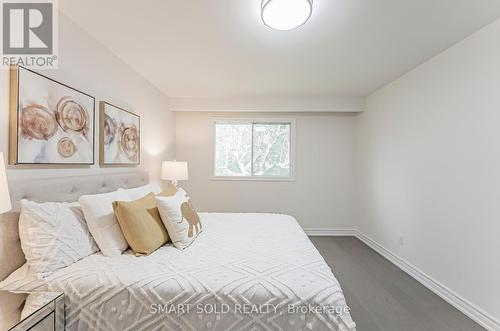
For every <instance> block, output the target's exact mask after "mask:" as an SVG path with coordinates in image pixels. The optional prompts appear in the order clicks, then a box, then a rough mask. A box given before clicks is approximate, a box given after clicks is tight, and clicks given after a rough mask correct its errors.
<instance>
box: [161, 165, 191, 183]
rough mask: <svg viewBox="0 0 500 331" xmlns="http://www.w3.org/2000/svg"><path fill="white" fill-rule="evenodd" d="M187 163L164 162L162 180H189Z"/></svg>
mask: <svg viewBox="0 0 500 331" xmlns="http://www.w3.org/2000/svg"><path fill="white" fill-rule="evenodd" d="M188 178H189V176H188V165H187V162H178V161H164V162H163V163H162V165H161V179H163V180H188Z"/></svg>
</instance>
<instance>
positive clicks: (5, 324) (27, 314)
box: [0, 291, 64, 331]
mask: <svg viewBox="0 0 500 331" xmlns="http://www.w3.org/2000/svg"><path fill="white" fill-rule="evenodd" d="M0 308H1V309H0V330H1V331H4V330H9V331H10V330H12V331H14V330H15V331H28V330H29V331H63V330H64V295H63V293H58V292H11V291H0Z"/></svg>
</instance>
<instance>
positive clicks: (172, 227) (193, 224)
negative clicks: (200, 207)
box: [156, 188, 202, 249]
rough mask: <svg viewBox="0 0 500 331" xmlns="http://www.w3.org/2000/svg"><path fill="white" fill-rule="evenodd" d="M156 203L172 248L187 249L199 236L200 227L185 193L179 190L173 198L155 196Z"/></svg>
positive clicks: (198, 219) (196, 215)
mask: <svg viewBox="0 0 500 331" xmlns="http://www.w3.org/2000/svg"><path fill="white" fill-rule="evenodd" d="M156 203H157V205H158V210H159V211H160V216H161V219H162V221H163V224H164V225H165V227H166V228H167V232H168V235H169V236H170V239H172V243H173V244H174V246H175V247H177V248H179V249H184V248H186V247H188V246H189V245H190V244H191V243H192V242H193V240H194V239H195V238H196V237H197V236H198V234H200V232H201V230H202V227H201V222H200V218H199V216H198V214H197V213H196V210H195V209H194V207H193V205H192V204H191V199H190V198H189V196H188V195H187V194H186V191H184V190H183V189H181V188H179V189H178V190H177V193H176V194H175V195H173V196H168V197H163V196H157V197H156Z"/></svg>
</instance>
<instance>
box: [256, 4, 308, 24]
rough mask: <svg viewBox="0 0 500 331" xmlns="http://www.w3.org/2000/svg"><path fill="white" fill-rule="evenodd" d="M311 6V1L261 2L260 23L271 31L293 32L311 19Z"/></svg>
mask: <svg viewBox="0 0 500 331" xmlns="http://www.w3.org/2000/svg"><path fill="white" fill-rule="evenodd" d="M312 6H313V0H262V7H261V16H262V21H263V22H264V24H265V25H267V26H268V27H270V28H271V29H275V30H279V31H288V30H293V29H296V28H298V27H299V26H302V25H304V24H305V23H306V22H307V20H308V19H309V17H311V14H312Z"/></svg>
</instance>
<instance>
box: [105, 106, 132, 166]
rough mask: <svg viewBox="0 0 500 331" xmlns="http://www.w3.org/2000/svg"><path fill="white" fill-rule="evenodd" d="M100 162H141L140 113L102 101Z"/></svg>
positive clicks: (129, 163)
mask: <svg viewBox="0 0 500 331" xmlns="http://www.w3.org/2000/svg"><path fill="white" fill-rule="evenodd" d="M99 108H100V114H99V116H100V144H99V146H100V148H99V150H100V164H101V165H103V166H112V165H139V164H140V163H141V134H140V124H141V119H140V117H139V115H136V114H134V113H132V112H129V111H127V110H125V109H123V108H120V107H117V106H114V105H112V104H110V103H108V102H105V101H101V102H100V103H99Z"/></svg>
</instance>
